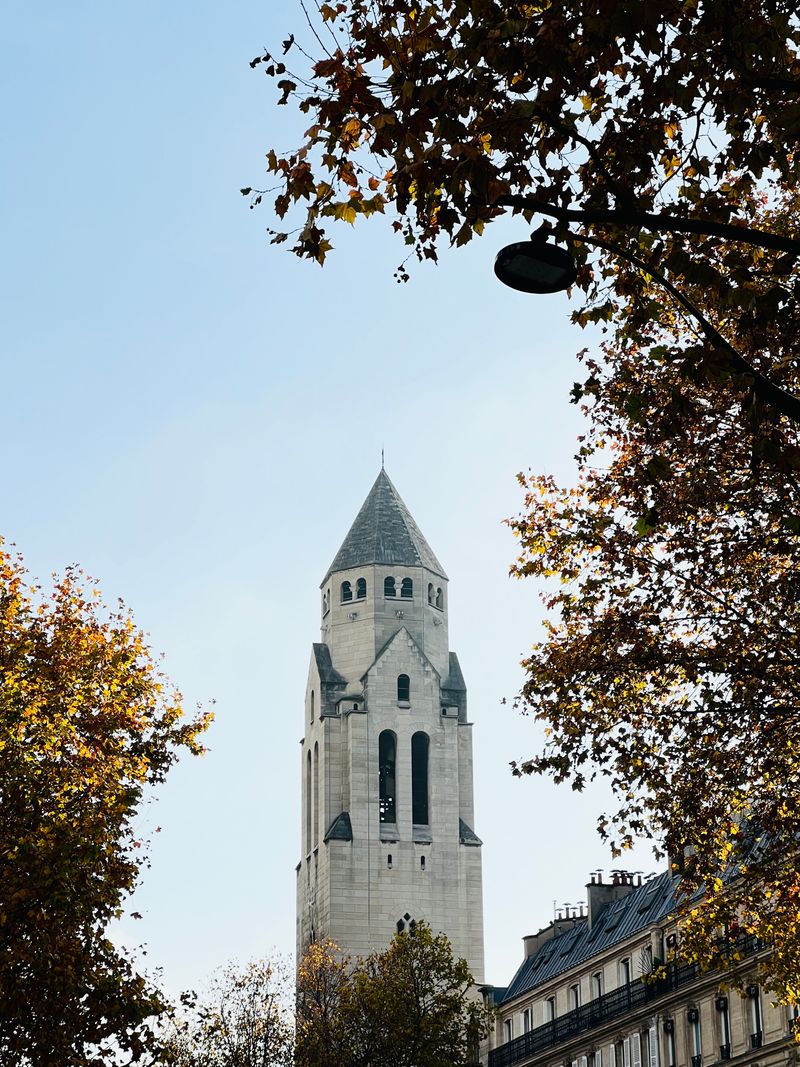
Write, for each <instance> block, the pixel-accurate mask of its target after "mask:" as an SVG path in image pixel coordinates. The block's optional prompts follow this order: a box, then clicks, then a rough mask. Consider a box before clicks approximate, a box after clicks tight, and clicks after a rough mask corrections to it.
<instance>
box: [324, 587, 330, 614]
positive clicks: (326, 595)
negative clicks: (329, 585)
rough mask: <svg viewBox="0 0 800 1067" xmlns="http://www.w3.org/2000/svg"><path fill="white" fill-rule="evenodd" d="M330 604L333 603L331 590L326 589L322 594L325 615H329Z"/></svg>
mask: <svg viewBox="0 0 800 1067" xmlns="http://www.w3.org/2000/svg"><path fill="white" fill-rule="evenodd" d="M330 606H331V604H330V591H329V590H327V589H326V590H325V592H324V593H323V594H322V614H323V615H327V614H328V611H329V610H330Z"/></svg>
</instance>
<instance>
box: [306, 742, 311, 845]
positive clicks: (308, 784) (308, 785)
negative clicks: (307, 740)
mask: <svg viewBox="0 0 800 1067" xmlns="http://www.w3.org/2000/svg"><path fill="white" fill-rule="evenodd" d="M310 851H311V749H309V750H308V755H307V756H306V852H307V853H308V852H310Z"/></svg>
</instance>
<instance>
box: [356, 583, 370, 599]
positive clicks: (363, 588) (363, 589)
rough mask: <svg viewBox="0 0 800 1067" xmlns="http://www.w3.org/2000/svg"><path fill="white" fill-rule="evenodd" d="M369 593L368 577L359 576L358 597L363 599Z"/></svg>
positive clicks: (357, 584)
mask: <svg viewBox="0 0 800 1067" xmlns="http://www.w3.org/2000/svg"><path fill="white" fill-rule="evenodd" d="M366 595H367V579H366V578H359V579H358V581H357V582H356V599H357V600H363V599H364V597H365V596H366Z"/></svg>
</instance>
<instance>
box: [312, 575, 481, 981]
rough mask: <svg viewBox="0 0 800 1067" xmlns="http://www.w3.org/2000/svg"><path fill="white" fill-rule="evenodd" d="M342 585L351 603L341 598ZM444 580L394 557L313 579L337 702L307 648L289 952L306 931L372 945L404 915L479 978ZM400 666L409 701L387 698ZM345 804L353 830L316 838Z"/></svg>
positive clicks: (468, 767) (468, 761) (468, 797)
mask: <svg viewBox="0 0 800 1067" xmlns="http://www.w3.org/2000/svg"><path fill="white" fill-rule="evenodd" d="M387 576H391V577H394V578H395V581H396V590H397V594H398V595H397V596H396V597H394V598H391V597H388V598H387V597H385V596H384V579H385V577H387ZM404 577H410V578H411V580H412V581H413V583H414V585H413V597H412V598H411V599H408V598H403V597H401V596H400V592H401V581H402V579H403V578H404ZM359 578H364V579H365V580H366V583H367V590H366V596H365V597H363V598H361V599H358V598H357V596H356V590H357V582H358V579H359ZM346 581H347V582H350V587H351V590H352V592H353V599H352V600H348V601H345V602H342V601H341V585H342V583H343V582H346ZM429 584H430V585H431V586H432V587H433V595H434V598H435V597H436V593H437V591H438V590H441V595H440V603H441V605H442V606H441V607H437V606H436V604H435V603H434V604H429V603H428V585H429ZM446 586H447V583H446V580H445V579H443V578H441V577H440V576H438V575H436V574H434V573H433V572H431V571H428V570H426V569H425V568H423V567H417V568H403V567H398V566H393V567H381V566H372V567H363V568H356V569H352V570H347V571H341V572H338V573H335V574H333V575H331V576H330V578H329V580H328V581H327V582H326V583H324V585H323V588H322V639H323V642H324V643H325V644H326V645H327V646H328V648H330V651H331V660H332V664H333V667H334V669H335V670H336V671H337V672H339V674H340V675H341V676H342V678H343V683H344V684H343V686H342V687H340V689H339V691H338V692H337V693H336V699H335V702H331V701H330V700H329V701H328V702H327V703H325V702H324V701H323V700H322V698H321V694H322V693H323V691H324V689H325V685H324V682H323V680H322V679H321V678H320V676H319V671H318V668H317V664H316V660H315V658H314V657H312V662H311V667H310V670H309V678H308V685H307V689H306V701H305V723H306V730H305V737H304V739H303V742H302V745H301V752H302V756H301V758H302V760H303V802H302V834H301V838H302V857H301V862H300V864H299V865H298V869H297V916H298V926H297V944H298V958H299V956H300V955H301V954H302V952H303V951H304V949H305V947H306V946H307V944H308V943H309V941H310V940H311V938H312V937H315V938H317V939H321V938H324V937H330V938H332V939H333V940H334V941H336V942H337V944H339V945H340V947H341V949H342V951H343V952H344V953H345V954H347V955H353V956H358V955H366V954H368V953H370V952H373V951H376V950H383V949H384V948H386V946H387V945H388V943H389V941H390V940H391V938H392V936H393V935H394V933H395V932H396V930H397V928H398V925H397V924H398V922H399V921H403V922H407V921H408V920H406V919H405V916H406V915H408V916H409V917H410V918H411V919H414V920H420V919H424V920H425V921H427V922H428V923H429V924H430V926H431V927H432V929H433V930H434V932H439V931H443V932H444V933H446V934H447V936H448V938H449V939H450V941H451V943H452V945H453V950H454V952H455V953H456V955H457V956H463V957H464V958H466V959H467V961H468V962H469V964H470V967H471V969H472V972H473V974H474V976H475V978H476V980H478V981H482V980H483V901H482V878H481V849H480V845H479V843H474V844H463V843H461V837H460V820H462V819H463V820H464V822H465V823H466V824H467V825H468V826H469V827H470V829H471V830H474V805H473V789H472V773H473V767H472V727H471V725H470V724H469V723H468V722H466V721H464V717H463V716H461V717H459V715H458V714H456V711H455V709H450V710H449V711H448V712H447V713H443V706H442V704H443V701H442V692H441V687H442V683H443V682H444V681H446V679H447V674H448V671H449V649H448V640H447V590H446ZM376 657H377V658H376ZM402 674H405V675H408V677H409V679H410V687H411V692H410V700H409V701H407V702H405V701H402V702H401V701H399V700H398V688H397V685H398V682H397V680H398V676H399V675H402ZM312 694H314V695H313V697H312ZM312 704H313V706H314V717H313V721H312V715H311V708H312ZM384 730H390V731H392V732H393V733H394V734H395V735H396V739H397V747H396V755H397V758H396V806H397V820H396V824H394V825H391V826H390V825H388V824H386V823H382V822H381V820H380V814H379V775H378V739H379V736H380V734H381V732H382V731H384ZM416 732H423V733H425V734H427V736H428V738H429V756H428V784H429V789H428V805H429V821H428V824H427V826H424V827H414V826H413V824H412V801H411V795H412V770H411V738H412V736H413V735H414V734H415V733H416ZM315 750H316V751H318V753H319V756H318V757H316V758H317V759H318V765H319V774H318V776H316V777H315V775H314V766H315V755H314V753H315ZM309 753H310V754H311V766H312V779H311V787H310V789H309V788H308V785H307V767H308V759H309ZM315 798H316V799H315ZM315 803H316V804H318V805H319V815H318V820H317V822H316V823H315V819H314V814H313V811H314V805H315ZM309 811H311V827H312V829H311V835H310V837H309V834H308V829H307V828H308V812H309ZM342 812H347V813H348V814H349V817H350V823H351V826H352V840H329V841H327V842H326V841H325V840H324V838H325V835H326V833H327V831H328V829H329V828H330V826H331V824H332V823H333V821H334V820H335V819H336V818H337V817H338V816H339V815H340V813H342ZM317 824H318V827H319V829H318V832H317V833H316V834H315V832H314V826H315V825H317Z"/></svg>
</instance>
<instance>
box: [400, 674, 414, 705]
mask: <svg viewBox="0 0 800 1067" xmlns="http://www.w3.org/2000/svg"><path fill="white" fill-rule="evenodd" d="M397 703H398V704H410V703H411V679H410V678H409V677H408V675H407V674H399V675H398V676H397Z"/></svg>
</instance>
